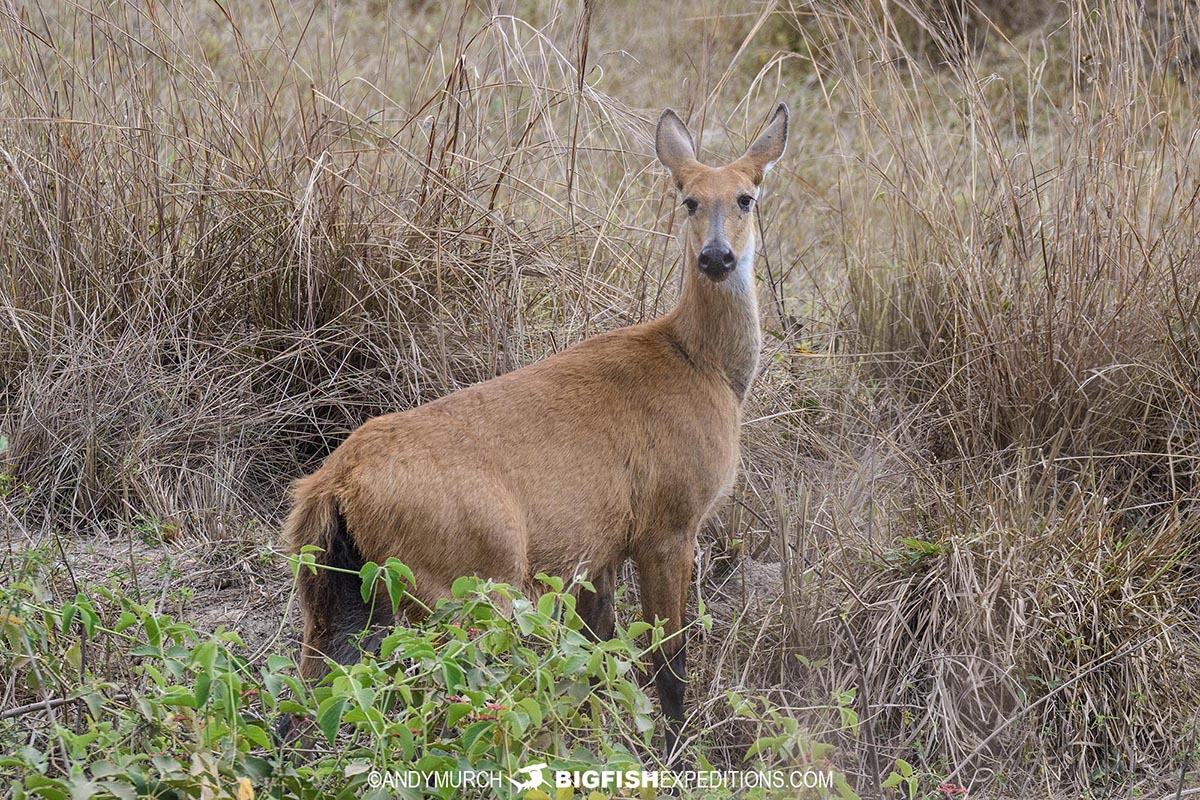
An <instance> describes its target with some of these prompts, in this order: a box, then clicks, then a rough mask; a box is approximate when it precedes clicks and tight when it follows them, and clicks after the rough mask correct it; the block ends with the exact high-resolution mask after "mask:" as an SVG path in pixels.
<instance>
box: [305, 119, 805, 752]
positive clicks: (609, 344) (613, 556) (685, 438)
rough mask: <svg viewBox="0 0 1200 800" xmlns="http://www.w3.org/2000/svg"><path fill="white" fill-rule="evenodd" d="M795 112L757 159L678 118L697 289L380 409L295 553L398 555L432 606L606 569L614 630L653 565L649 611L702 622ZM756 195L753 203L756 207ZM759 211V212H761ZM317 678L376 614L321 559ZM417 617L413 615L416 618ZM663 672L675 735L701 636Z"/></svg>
mask: <svg viewBox="0 0 1200 800" xmlns="http://www.w3.org/2000/svg"><path fill="white" fill-rule="evenodd" d="M786 132H787V114H786V110H785V109H783V108H782V107H780V109H779V110H778V111H777V112H776V114H775V117H774V118H773V119H772V123H771V125H769V126H768V128H767V130H766V131H764V133H763V135H762V136H760V137H759V140H758V141H756V142H755V144H754V145H753V146H752V147H751V148H750V151H749V152H747V154H746V155H745V156H743V157H742V158H741V159H739V160H738V161H735V162H734V163H733V164H730V165H729V166H726V167H722V168H719V169H714V168H710V167H705V166H703V165H701V164H699V162H697V161H696V160H695V157H694V150H693V148H692V144H691V138H690V135H689V134H688V133H687V131H686V128H684V127H683V124H682V122H680V121H679V120H678V118H677V117H675V115H674V114H673V112H665V113H664V115H663V117H662V119H661V120H660V122H659V130H658V139H657V145H658V154H659V158H660V159H661V160H662V161H663V163H664V164H665V165H666V166H667V167H668V168H669V169H670V170H671V173H672V176H673V177H674V179H675V182H676V185H677V187H678V188H679V189H680V191H681V192H682V193H683V194H684V195H685V196H686V200H685V203H686V204H687V206H688V210H689V221H688V223H687V224H686V225H685V229H684V234H683V237H684V253H685V276H684V289H683V294H682V296H681V298H680V301H679V304H678V305H677V306H676V308H675V309H674V310H673V311H672V312H671V313H669V314H667V315H666V316H664V317H662V318H660V319H657V320H655V321H653V322H649V323H646V324H642V325H634V326H632V327H628V328H622V329H620V330H616V331H613V332H611V333H607V334H604V335H602V336H597V337H595V338H593V339H589V340H587V341H584V342H582V343H581V344H579V345H576V346H575V347H572V348H570V349H568V350H565V351H563V352H561V353H558V354H557V355H554V356H552V357H550V358H547V359H545V360H543V361H540V362H538V363H535V364H532V365H530V366H528V367H525V368H523V369H519V370H516V371H515V372H512V373H509V374H507V375H504V376H501V377H499V378H496V379H494V380H490V381H487V382H485V383H481V384H478V385H476V386H472V387H469V388H467V389H463V390H461V391H458V392H455V393H454V394H451V395H448V396H447V397H444V398H442V399H440V400H437V401H435V402H432V403H429V404H427V405H424V406H421V407H419V408H415V409H412V410H410V411H406V412H403V413H398V414H389V415H386V416H382V417H377V418H375V419H372V420H370V421H368V422H367V423H366V424H364V425H363V426H362V427H361V428H359V429H358V430H356V431H354V432H353V433H352V434H351V435H350V436H349V438H347V439H346V441H345V442H344V443H343V444H342V445H341V446H340V447H339V448H338V449H337V450H336V451H334V453H333V454H332V455H330V457H329V458H328V459H327V460H326V462H325V464H324V465H323V466H322V467H321V469H320V470H318V471H317V472H316V473H314V474H312V475H310V476H308V477H306V478H303V479H301V480H300V481H298V482H297V484H296V487H295V503H294V507H293V510H292V513H291V515H290V517H289V518H288V523H287V528H288V536H289V538H290V541H291V544H292V546H293V548H295V549H297V550H298V549H299V548H300V547H302V546H304V545H317V546H319V547H321V548H322V549H323V553H322V554H320V556H318V559H317V560H318V562H319V563H322V564H325V565H328V566H333V567H339V568H342V569H357V568H358V567H359V566H361V565H362V563H364V562H365V561H375V562H377V563H383V562H384V561H385V560H386V559H388V558H390V557H395V558H398V559H400V560H401V561H403V562H404V563H405V564H406V565H408V567H409V568H410V569H411V570H412V571H413V574H414V578H415V582H416V585H415V587H413V589H412V592H413V594H414V595H415V596H416V597H417V598H418V599H420V600H421V601H423V602H424V604H425V605H427V606H430V607H432V606H433V605H434V603H435V602H436V601H437V600H438V599H439V598H441V597H446V596H449V594H450V586H451V584H452V583H453V581H454V580H455V579H456V578H458V577H459V576H462V575H479V576H482V577H487V578H492V579H495V580H499V581H505V582H508V583H512V584H516V585H519V586H526V587H529V588H531V589H532V588H534V587H532V586H531V585H530V584H531V581H532V579H533V576H534V575H536V574H538V573H548V574H552V575H559V576H562V577H563V578H564V579H566V580H569V579H570V578H572V577H573V576H575V575H577V574H580V573H583V572H586V573H587V574H588V576H589V578H590V579H591V580H592V581H593V583H594V584H595V586H596V594H595V595H591V594H590V593H589V594H586V595H585V596H583V597H580V602H579V609H580V612H581V614H582V616H583V617H584V619H585V621H586V622H587V623H588V625H589V627H590V629H591V630H592V631H593V633H594V634H595V635H596V636H600V637H607V636H610V635H611V633H612V629H613V611H612V592H613V582H614V575H615V571H616V570H617V568H618V567H619V566H620V565H621V564H622V563H624V561H625V560H626V559H628V558H633V559H634V560H635V562H636V563H637V565H638V572H639V579H640V587H641V597H642V603H643V609H644V613H645V617H646V618H647V619H649V620H654V619H655V618H659V619H662V620H664V621H665V625H666V632H667V634H668V635H670V634H673V633H675V632H676V631H678V630H679V629H680V628H681V627H682V625H683V613H684V605H685V601H686V595H687V588H688V584H689V582H690V577H691V571H692V560H693V553H694V548H695V542H696V536H697V532H698V529H699V527H700V524H701V523H702V521H703V520H704V518H705V516H706V515H707V514H708V513H709V512H710V510H711V509H712V508H713V506H714V504H716V503H717V501H718V500H719V499H720V498H721V497H722V496H723V495H724V494H725V493H726V492H727V491H728V489H729V488H730V486H731V485H732V483H733V480H734V477H735V474H736V469H737V459H738V427H739V421H740V414H741V405H742V402H743V400H744V398H745V395H746V392H747V390H748V387H749V385H750V381H751V380H752V378H753V376H754V372H755V369H756V365H757V359H758V350H759V346H760V337H759V329H758V315H757V308H756V304H755V294H754V285H753V274H752V271H753V264H752V261H753V251H754V240H753V228H752V220H753V211H752V208H751V207H750V206H749V205H747V204H746V203H745V200H746V197H747V196H749V197H750V199H751V201H752V200H753V194H754V192H755V190H756V187H757V184H758V182H759V181H761V180H762V177H763V175H764V174H765V172H766V170H767V169H768V168H769V167H770V165H771V164H772V163H773V162H774V160H775V159H777V158H778V157H779V155H780V154H782V152H783V146H784V142H785V140H786ZM751 205H752V203H751ZM743 206H746V207H743ZM300 599H301V604H302V606H303V610H304V617H305V630H304V643H303V652H302V655H301V659H302V660H301V671H302V673H303V674H304V675H305V677H307V678H310V679H311V678H316V677H319V676H320V675H321V674H322V673H323V672H324V670H325V661H324V659H325V658H332V659H335V660H338V661H349V660H353V659H354V658H355V657H356V650H355V647H354V645H353V643H352V639H351V637H352V636H353V634H355V633H357V632H358V631H360V630H362V629H363V628H364V627H365V626H366V625H367V624H368V623H369V621H370V620H369V614H370V607H369V606H368V605H367V604H364V603H363V601H362V598H361V596H360V594H359V586H358V584H357V578H356V577H355V576H353V575H348V574H345V573H343V572H337V571H334V570H317V571H316V573H313V572H311V571H309V570H301V573H300ZM410 613H411V610H410ZM663 653H664V654H665V655H662V656H660V657H659V659H658V663H657V664H656V666H657V668H658V686H659V693H660V700H661V702H662V704H663V707H664V711H666V713H667V715H668V716H669V717H670V718H671V719H672V721H673V724H672V726H670V729H669V733H668V747H669V749H670V748H672V747H673V745H674V740H675V735H676V733H677V726H678V723H679V721H681V720H682V703H683V687H684V683H683V679H684V655H683V654H684V647H683V642H682V638H681V637H674V638H672V639H671V640H669V641H668V642H667V643H666V644H665V645H664V647H663Z"/></svg>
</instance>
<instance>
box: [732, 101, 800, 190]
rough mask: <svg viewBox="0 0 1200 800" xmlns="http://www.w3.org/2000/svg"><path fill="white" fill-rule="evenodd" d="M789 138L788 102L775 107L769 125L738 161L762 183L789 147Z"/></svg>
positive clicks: (755, 179)
mask: <svg viewBox="0 0 1200 800" xmlns="http://www.w3.org/2000/svg"><path fill="white" fill-rule="evenodd" d="M787 140H788V108H787V104H785V103H780V104H779V106H778V107H777V108H776V109H775V113H774V114H772V115H771V121H770V122H768V123H767V127H765V128H763V132H762V133H760V134H759V135H758V138H757V139H755V140H754V143H753V144H751V145H750V147H749V148H748V149H747V150H746V154H745V155H744V156H742V157H741V158H739V159H738V160H737V163H738V164H740V165H742V166H743V167H745V169H746V172H748V173H749V174H750V176H751V178H752V179H753V180H754V183H755V184H759V183H762V179H763V178H765V177H766V175H767V173H768V172H770V171H771V167H773V166H775V162H776V161H778V160H779V159H780V157H781V156H782V155H783V151H784V150H786V149H787Z"/></svg>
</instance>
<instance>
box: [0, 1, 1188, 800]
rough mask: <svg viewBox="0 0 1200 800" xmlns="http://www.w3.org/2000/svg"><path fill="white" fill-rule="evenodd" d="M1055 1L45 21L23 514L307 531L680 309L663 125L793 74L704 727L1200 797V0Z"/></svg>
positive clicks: (8, 262) (14, 330)
mask: <svg viewBox="0 0 1200 800" xmlns="http://www.w3.org/2000/svg"><path fill="white" fill-rule="evenodd" d="M1034 6H1036V7H1037V8H1038V9H1041V8H1043V7H1045V8H1046V10H1047V19H1048V20H1049V22H1047V23H1045V24H1037V23H1021V24H1017V23H1015V22H1005V21H1004V20H999V21H998V22H997V23H996V25H995V26H994V27H989V28H988V29H987V30H988V31H990V33H989V34H988V35H987V36H986V37H984V38H983V40H982V41H980V42H978V43H971V44H970V46H965V43H964V42H963V41H957V42H956V41H955V40H954V39H953V36H952V34H953V30H952V29H948V28H946V27H945V26H944V25H942V24H941V22H939V19H938V18H937V13H935V11H936V9H932V10H931V9H930V8H928V7H926V6H924V5H922V4H918V3H900V4H897V3H886V4H882V3H875V2H869V1H868V0H850V1H849V2H832V1H831V2H828V3H826V2H805V3H779V2H769V3H761V4H757V3H756V4H752V5H750V6H745V7H743V6H738V7H737V8H736V9H735V8H733V7H732V6H731V5H730V4H724V3H721V2H719V0H713V2H702V3H700V4H698V5H697V4H695V3H689V4H684V3H679V4H674V5H672V6H671V8H669V9H667V11H665V12H664V13H663V14H662V15H661V18H659V17H658V16H656V17H655V18H654V19H647V18H646V16H647V15H646V14H645V13H643V11H644V10H643V11H637V10H636V9H634V8H633V7H629V8H626V7H624V6H622V5H621V4H595V5H594V6H593V5H591V4H582V5H575V4H566V3H554V4H549V5H545V4H534V3H524V2H510V3H499V4H494V5H484V4H467V5H466V6H465V7H460V6H455V7H454V8H444V7H443V6H440V5H437V4H421V3H405V4H401V6H397V7H395V8H392V7H391V6H387V5H386V4H379V3H372V2H366V0H351V1H350V2H346V3H340V4H319V5H318V6H316V7H315V9H316V10H315V11H314V10H313V9H312V8H309V9H307V10H305V11H304V12H303V13H301V12H300V11H299V10H296V9H294V8H289V9H283V8H282V7H279V8H277V9H276V10H275V12H273V13H266V12H264V11H262V9H260V8H259V7H258V5H255V4H247V3H236V2H235V3H232V4H228V3H226V4H222V5H221V6H216V5H212V6H204V7H199V6H197V7H192V6H179V7H177V8H176V7H171V8H167V7H165V6H163V5H162V4H151V5H145V6H144V5H142V4H139V3H133V2H118V3H110V4H107V5H102V6H95V7H88V6H81V5H78V4H74V3H68V2H48V3H43V4H41V5H40V6H36V7H35V6H30V7H28V8H25V7H23V6H21V5H20V4H16V5H11V6H9V7H6V9H5V10H4V11H3V12H0V27H2V29H3V37H4V39H3V41H4V44H5V46H4V47H2V48H0V159H3V162H4V169H5V171H4V174H3V177H2V178H0V253H2V256H0V318H3V319H4V322H3V324H0V442H6V443H7V444H6V446H5V449H4V451H3V452H2V453H0V466H2V470H3V473H2V474H3V478H4V480H3V483H2V484H0V486H2V487H3V491H4V498H3V504H4V506H5V511H6V512H9V511H10V512H12V513H11V514H8V513H4V514H0V519H5V520H6V522H5V525H6V526H8V527H9V528H10V529H11V532H10V534H9V536H10V541H14V540H20V539H22V537H25V536H27V535H28V536H32V534H27V531H30V530H34V531H46V530H53V529H55V528H62V529H64V530H68V529H69V530H70V531H71V532H72V533H74V534H77V535H89V534H93V533H97V532H104V533H105V534H106V535H108V536H112V537H115V538H120V537H124V536H132V535H133V533H132V531H133V530H134V528H137V527H138V526H143V527H144V526H145V525H146V524H147V521H149V522H150V523H151V524H156V525H159V526H161V527H164V528H169V529H170V530H171V531H173V532H174V533H173V535H178V536H181V537H184V538H188V537H199V538H202V539H203V538H207V539H210V540H218V541H220V542H224V543H225V544H226V545H229V546H230V547H233V546H234V545H235V544H236V543H239V542H244V541H247V540H249V541H258V540H259V539H260V538H261V537H265V538H266V540H267V541H269V540H270V535H271V534H270V532H271V531H272V530H273V529H274V526H275V523H276V522H277V520H278V514H279V509H280V506H281V502H282V499H283V496H284V495H283V493H284V490H285V488H286V485H287V483H288V482H289V480H290V479H291V478H293V477H294V476H296V475H298V474H300V473H301V472H302V471H304V470H306V469H308V468H311V467H312V466H313V465H314V464H315V463H317V462H318V461H319V459H320V458H321V457H322V456H323V455H324V454H325V453H326V452H328V450H329V449H330V448H331V447H332V446H333V445H335V444H336V443H337V442H338V441H339V440H340V439H341V437H342V436H343V435H344V434H345V433H346V432H347V431H348V430H349V429H351V428H352V427H354V426H355V425H357V424H359V423H360V422H362V421H363V420H364V419H366V418H367V417H368V416H370V415H373V414H376V413H379V412H382V411H385V410H392V409H397V408H405V407H409V406H411V405H413V404H416V403H419V402H422V401H424V400H427V399H429V398H432V397H435V396H438V395H441V394H444V393H445V392H447V391H450V390H452V389H454V388H456V387H458V386H462V385H465V384H467V383H470V382H473V381H476V380H480V379H483V378H486V377H490V376H491V375H494V374H498V373H500V372H504V371H507V370H509V369H512V368H514V367H516V366H519V365H521V364H525V363H528V362H530V361H532V360H535V359H537V358H539V357H541V356H543V355H545V354H547V353H549V352H552V351H554V350H557V349H560V348H562V347H565V346H568V345H570V344H572V343H574V342H575V341H578V340H579V339H580V338H582V337H583V336H586V335H590V334H591V333H594V332H596V331H600V330H604V329H608V328H611V327H615V326H617V325H621V324H625V323H627V322H631V321H636V320H640V319H644V318H646V317H647V316H650V315H653V314H656V313H659V312H660V311H661V310H662V309H663V308H665V307H666V306H668V305H669V304H670V302H671V301H672V298H673V296H674V291H675V286H676V274H675V271H674V270H675V268H676V267H677V262H678V257H677V255H676V251H675V250H674V249H673V247H672V244H671V242H670V234H671V231H672V225H673V221H672V220H673V210H672V204H673V202H674V201H673V199H672V198H671V197H670V196H669V194H668V193H667V189H668V187H667V185H666V182H665V181H664V180H662V176H661V175H660V174H659V173H658V172H657V171H656V169H655V168H653V167H652V166H651V163H652V161H651V157H650V150H649V144H648V139H647V138H646V137H647V132H648V120H649V119H650V118H651V117H652V114H653V113H654V111H656V110H657V109H658V108H659V107H661V106H663V105H668V104H669V105H673V106H675V107H676V108H679V109H681V110H683V111H684V112H685V114H690V119H689V121H690V122H692V123H693V125H694V127H695V128H696V129H697V130H698V131H699V132H700V137H699V138H700V141H701V143H702V149H703V150H704V151H705V152H707V153H710V154H711V153H716V152H720V153H729V152H733V151H735V150H737V149H739V148H740V147H742V146H743V145H744V144H745V143H746V142H747V141H748V139H749V137H750V136H752V135H753V133H754V132H755V130H756V128H757V126H758V125H759V123H760V122H761V115H762V114H763V113H765V109H768V108H770V107H772V104H773V103H774V102H775V101H778V100H787V101H788V102H789V103H790V105H791V107H792V109H793V112H794V113H793V120H794V126H795V128H794V130H793V133H792V141H793V142H794V143H795V144H794V147H793V150H792V151H791V153H790V154H789V155H788V157H787V159H785V162H784V163H781V164H780V166H779V167H778V168H777V173H776V174H774V175H773V176H772V182H771V183H770V185H769V186H768V187H767V188H766V194H765V195H764V198H763V210H764V214H763V218H762V231H761V233H762V236H761V237H760V239H761V241H762V245H761V246H762V253H761V256H762V258H761V259H760V263H759V269H760V279H761V283H762V292H763V300H764V302H763V308H764V327H765V329H766V330H767V340H768V345H767V352H766V353H765V354H764V364H765V369H764V373H763V375H762V377H761V379H760V381H759V383H758V384H757V386H756V390H755V392H754V393H753V395H754V397H753V400H752V404H751V407H750V408H748V409H747V414H746V422H745V436H744V442H745V453H744V458H743V466H744V476H745V477H744V480H743V481H742V482H741V483H740V485H739V486H738V487H737V489H736V491H735V496H734V498H733V499H732V501H731V502H730V503H729V504H728V505H727V506H726V507H725V508H723V509H722V510H721V512H720V514H719V515H718V518H717V519H716V520H714V522H713V524H712V525H711V526H710V529H709V531H708V532H707V533H706V541H705V543H704V544H705V547H704V556H703V559H702V563H701V567H700V572H699V576H698V579H697V592H698V599H699V600H700V601H702V602H703V604H704V608H705V609H706V610H707V611H709V612H710V613H711V614H712V615H713V617H714V626H715V627H714V631H713V633H712V634H710V635H708V636H702V635H701V634H699V633H698V634H697V639H696V642H697V644H696V678H695V679H694V681H693V684H692V692H693V695H692V699H693V701H694V702H695V705H696V708H697V709H698V710H697V713H696V725H695V730H696V731H699V732H701V733H699V734H698V738H699V739H700V740H701V744H702V745H703V747H704V748H705V753H706V754H707V756H708V757H709V758H710V760H712V761H713V763H716V764H719V765H722V766H728V767H730V768H733V767H736V766H737V765H739V764H741V759H742V756H743V754H744V752H745V747H746V743H747V742H748V741H749V739H750V737H752V736H753V735H755V734H756V733H757V731H755V730H750V729H749V728H748V727H747V726H745V725H744V724H739V725H734V724H732V723H729V721H728V720H729V713H728V712H729V700H728V698H727V696H726V691H729V690H733V691H737V692H739V693H741V694H743V695H755V694H761V695H766V696H770V697H771V698H772V699H773V700H775V701H776V702H778V703H780V704H782V705H783V706H784V707H785V708H786V709H787V713H788V714H789V715H790V716H791V717H793V718H795V719H796V720H798V722H799V724H800V726H801V728H802V729H804V730H807V731H808V733H807V734H806V735H808V736H811V737H812V738H813V739H816V740H820V741H827V742H831V743H833V744H836V745H837V747H838V749H837V751H836V753H835V755H834V756H833V758H834V759H835V760H836V761H837V762H838V765H839V766H840V767H842V768H844V769H846V770H847V771H848V772H850V773H853V774H854V776H855V780H856V783H857V786H858V789H859V791H860V792H861V793H862V794H864V795H873V794H879V793H880V792H879V790H878V786H879V784H880V781H881V780H882V779H884V778H886V777H887V775H888V774H889V773H890V772H891V771H893V770H894V769H896V768H897V759H904V760H906V761H908V762H910V763H912V764H913V765H914V766H915V767H916V772H917V775H918V779H919V780H920V781H921V784H920V787H921V791H922V792H926V791H928V792H934V791H935V787H936V786H937V785H938V783H939V782H941V781H943V780H950V781H953V782H955V783H958V784H961V785H966V786H969V787H970V789H971V795H970V796H972V797H979V796H993V795H996V796H1011V797H1023V798H1024V797H1033V796H1056V797H1078V796H1095V797H1107V796H1131V793H1133V794H1136V793H1142V794H1143V796H1149V795H1152V794H1153V793H1155V792H1158V793H1162V792H1165V791H1166V790H1167V789H1168V788H1176V787H1178V786H1179V785H1181V781H1182V785H1184V786H1188V785H1193V783H1194V781H1195V780H1196V776H1195V774H1194V770H1195V769H1196V754H1195V753H1194V752H1192V751H1193V750H1194V748H1195V744H1194V743H1195V731H1194V729H1195V725H1196V720H1195V713H1196V712H1195V709H1196V708H1197V707H1200V688H1198V687H1200V666H1198V665H1200V638H1198V636H1197V631H1198V630H1200V594H1198V593H1197V591H1196V586H1197V585H1198V583H1197V582H1198V581H1200V575H1198V574H1197V570H1196V568H1195V564H1194V561H1195V548H1196V546H1197V543H1198V542H1200V535H1198V532H1197V529H1196V527H1197V519H1198V517H1197V508H1196V502H1195V501H1196V498H1197V491H1198V487H1197V480H1196V479H1197V464H1200V445H1198V443H1197V431H1198V430H1200V398H1198V396H1197V387H1198V386H1200V340H1198V337H1200V319H1198V316H1197V315H1198V313H1200V312H1198V309H1200V294H1198V293H1197V286H1200V263H1198V262H1197V256H1196V253H1198V252H1200V229H1198V224H1197V213H1196V202H1197V197H1200V190H1198V187H1200V156H1198V155H1197V154H1198V152H1200V150H1198V148H1197V140H1196V125H1195V120H1196V119H1197V118H1198V116H1200V115H1198V114H1197V112H1198V111H1200V108H1198V103H1197V95H1196V89H1195V73H1194V64H1193V61H1194V52H1195V42H1196V41H1197V38H1196V32H1195V30H1193V28H1194V24H1195V19H1194V15H1189V14H1187V13H1182V12H1181V9H1182V11H1183V12H1186V11H1187V8H1186V6H1179V7H1177V6H1175V5H1167V4H1159V5H1152V4H1151V5H1145V4H1139V3H1134V2H1132V0H1112V2H1107V3H1104V4H1102V7H1100V8H1093V7H1092V6H1089V5H1087V4H1082V3H1064V4H1059V5H1057V6H1055V7H1053V8H1051V7H1049V6H1048V5H1047V4H1030V8H1033V7H1034ZM981 10H982V11H984V12H988V11H989V8H988V7H983V8H982V9H981ZM1035 10H1036V9H1035ZM992 16H995V15H992ZM977 19H982V18H977ZM993 21H995V20H993ZM975 24H982V23H979V22H976V23H975ZM922 37H924V38H922ZM951 52H953V53H954V57H953V58H950V57H945V56H946V54H947V53H951ZM931 53H932V54H934V56H935V57H932V58H931V57H929V56H930V54H931ZM939 53H940V54H941V56H938V54H939ZM256 522H257V523H260V524H257V525H256V524H255V523H256ZM264 532H265V533H264ZM215 549H220V548H215ZM72 552H76V551H72ZM282 574H283V572H282V569H281V571H280V575H281V576H282ZM280 583H281V584H282V578H281V579H280ZM72 591H73V590H72ZM72 596H73V595H72ZM630 599H632V598H630ZM283 646H284V645H283V644H281V645H280V647H283ZM1181 776H1182V777H1181ZM906 796H907V795H906ZM934 796H937V795H936V794H935V795H934ZM1154 796H1157V795H1154Z"/></svg>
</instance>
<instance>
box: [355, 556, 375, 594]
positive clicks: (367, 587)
mask: <svg viewBox="0 0 1200 800" xmlns="http://www.w3.org/2000/svg"><path fill="white" fill-rule="evenodd" d="M378 575H379V565H378V564H376V563H375V562H374V561H368V562H367V563H365V564H363V565H362V569H360V570H359V571H358V577H360V578H361V579H362V587H361V589H362V599H363V602H364V603H369V602H371V593H372V592H373V591H374V590H375V578H376V577H377V576H378Z"/></svg>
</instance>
